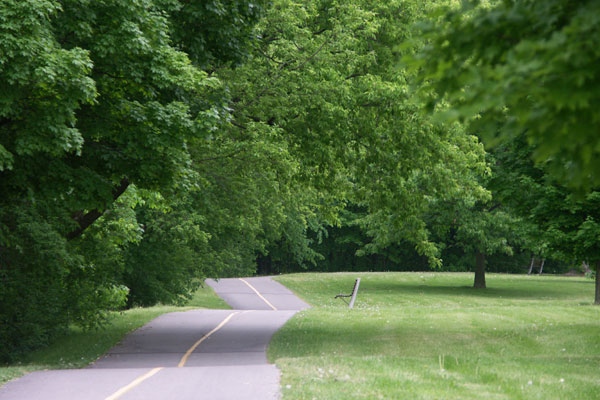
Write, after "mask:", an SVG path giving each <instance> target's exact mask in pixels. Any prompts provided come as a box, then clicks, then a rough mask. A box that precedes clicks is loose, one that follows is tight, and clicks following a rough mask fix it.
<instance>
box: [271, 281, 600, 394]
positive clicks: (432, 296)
mask: <svg viewBox="0 0 600 400" xmlns="http://www.w3.org/2000/svg"><path fill="white" fill-rule="evenodd" d="M357 277H360V278H361V284H360V289H359V292H358V298H357V302H356V304H355V308H354V309H353V310H349V309H348V306H347V305H346V304H345V303H344V302H343V301H342V300H340V299H333V297H334V296H335V295H336V294H338V293H348V292H350V291H351V289H352V286H353V283H354V279H355V278H357ZM276 280H278V281H279V282H281V283H283V284H284V285H286V286H287V287H288V288H290V289H291V290H293V291H294V292H295V293H296V294H297V295H299V296H300V297H302V298H303V299H304V300H306V301H307V302H309V303H310V304H312V305H313V307H314V308H312V309H309V310H306V311H303V312H300V313H298V314H297V315H296V316H295V317H294V318H293V319H292V320H291V321H290V322H289V323H288V324H286V326H285V327H284V328H283V329H282V330H280V331H279V332H277V333H276V334H275V336H274V339H273V341H272V342H271V345H270V347H269V352H268V356H269V359H270V360H271V361H274V362H276V364H277V365H278V366H279V368H281V370H282V387H283V393H284V399H313V398H316V399H348V398H350V399H366V398H368V399H378V398H382V399H404V398H407V399H473V398H475V399H476V398H481V399H484V398H485V399H592V398H598V397H599V393H600V307H598V306H593V305H592V302H593V296H594V284H593V281H591V280H586V279H583V278H566V277H550V276H542V277H537V276H520V275H495V274H489V275H488V279H487V280H488V282H487V283H488V289H485V290H477V289H472V288H471V287H470V286H471V285H472V280H473V276H472V274H447V273H340V274H295V275H286V276H280V277H277V278H276Z"/></svg>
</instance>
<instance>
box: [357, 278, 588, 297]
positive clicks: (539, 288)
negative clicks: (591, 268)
mask: <svg viewBox="0 0 600 400" xmlns="http://www.w3.org/2000/svg"><path fill="white" fill-rule="evenodd" d="M553 283H554V282H553ZM560 283H561V284H562V287H560V288H559V287H556V288H549V287H547V286H545V284H546V282H540V284H539V285H536V282H528V285H527V287H524V286H523V287H498V286H495V284H494V282H493V281H492V282H490V281H488V287H487V288H486V289H475V288H473V287H472V286H464V285H461V286H452V285H439V284H437V285H436V284H432V285H427V284H418V283H410V282H382V281H366V282H364V283H363V284H362V285H361V291H362V292H390V291H393V292H396V293H399V292H401V293H406V294H410V295H433V296H470V297H477V298H502V299H514V300H525V299H530V300H531V299H542V298H543V299H549V298H550V299H568V298H573V296H574V293H575V292H578V291H581V289H582V287H581V284H589V285H593V283H594V282H592V281H590V282H582V281H572V282H560ZM571 285H572V286H573V289H572V290H564V287H565V286H571ZM552 286H554V285H552ZM575 286H576V287H575Z"/></svg>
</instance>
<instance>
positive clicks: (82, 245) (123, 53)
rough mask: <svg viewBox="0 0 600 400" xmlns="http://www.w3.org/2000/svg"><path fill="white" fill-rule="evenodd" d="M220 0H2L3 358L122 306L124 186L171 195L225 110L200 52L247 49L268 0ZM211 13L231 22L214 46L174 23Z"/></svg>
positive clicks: (215, 57) (213, 57)
mask: <svg viewBox="0 0 600 400" xmlns="http://www.w3.org/2000/svg"><path fill="white" fill-rule="evenodd" d="M220 4H221V3H220V2H213V3H212V5H213V6H214V7H213V9H211V10H208V9H207V10H208V11H207V12H206V13H200V14H198V13H195V12H194V10H193V8H194V7H196V5H194V6H190V7H188V6H187V5H186V4H185V2H181V3H179V2H176V1H159V0H156V1H153V0H141V1H138V0H109V1H101V2H99V1H89V0H67V1H55V0H31V1H16V0H15V1H13V0H9V1H3V2H2V3H1V4H0V193H2V197H1V198H0V251H1V257H0V276H1V281H0V296H1V298H2V304H3V307H2V311H1V312H0V315H1V318H2V321H1V322H2V323H1V328H0V329H1V336H0V342H2V343H3V348H2V354H1V357H2V358H8V357H10V356H11V355H12V354H15V353H18V352H20V351H24V350H27V349H29V348H32V347H34V346H35V345H40V344H43V343H45V342H47V340H48V338H49V337H51V336H53V335H54V334H55V333H56V332H57V331H60V330H61V329H63V328H64V327H65V326H67V325H68V324H69V323H71V322H76V323H78V324H80V325H81V326H84V327H87V328H91V327H97V326H99V325H100V324H101V323H102V321H103V320H104V317H105V316H106V310H108V309H112V308H118V307H121V306H122V305H123V304H124V301H125V297H126V295H127V292H128V288H126V287H125V286H123V285H122V283H123V282H122V280H121V278H122V275H123V271H124V268H125V261H126V260H127V253H126V249H127V248H128V247H130V246H132V243H137V242H139V241H140V240H141V239H142V229H141V227H140V226H139V223H138V221H137V218H136V215H135V211H134V210H133V208H132V206H133V205H135V204H136V202H138V200H139V198H136V196H137V197H139V196H138V195H136V194H135V193H131V192H132V191H133V189H131V190H130V191H129V192H130V193H129V194H127V192H126V189H127V187H128V186H130V185H135V187H136V188H135V190H155V191H158V190H160V191H163V192H165V193H169V192H170V191H171V192H172V191H173V190H174V189H175V188H177V186H178V185H181V184H183V183H182V182H184V181H185V179H186V176H189V175H190V174H192V173H193V172H192V170H191V168H190V167H191V161H190V154H189V144H188V143H189V142H190V141H191V140H192V139H193V138H196V139H205V138H206V137H207V136H208V135H209V134H210V133H211V132H214V130H215V125H216V124H217V122H218V120H219V119H220V118H221V116H222V115H223V114H225V113H226V110H224V108H223V96H222V93H220V92H218V91H217V90H216V89H217V88H218V87H219V82H218V81H216V80H215V79H214V78H210V77H208V74H207V73H206V72H204V71H201V70H200V69H199V68H198V67H197V66H196V65H194V64H193V62H200V58H202V57H204V58H202V60H201V62H202V63H203V66H208V64H209V63H214V64H215V65H220V64H221V63H226V62H229V61H235V60H237V61H239V60H240V58H241V56H242V54H243V51H242V50H241V47H242V46H244V44H245V43H247V41H248V37H247V33H248V32H249V30H250V29H251V22H252V21H254V20H255V19H256V18H257V17H258V15H259V8H260V7H258V6H259V5H261V4H262V3H260V2H257V3H250V2H247V3H246V2H243V1H239V2H237V3H236V4H235V5H233V4H232V5H227V6H222V5H220ZM255 5H256V6H257V7H256V8H253V7H254V6H255ZM197 6H198V7H200V5H199V4H198V5H197ZM171 11H172V13H170V12H171ZM188 11H190V12H188ZM182 13H183V14H185V17H182V15H183V14H182ZM211 13H212V14H213V15H219V19H218V20H217V19H213V21H212V22H214V23H216V24H219V26H220V27H221V28H223V29H222V30H221V31H219V32H218V34H217V33H215V32H213V30H214V28H215V26H214V25H213V27H212V28H209V29H207V30H206V35H207V36H206V37H205V38H197V39H198V40H200V41H203V43H205V44H206V46H208V47H210V54H209V53H208V51H205V49H204V50H203V49H200V48H196V49H195V50H194V51H198V52H204V53H205V54H204V56H201V55H200V54H198V53H196V54H190V55H188V54H186V53H185V52H184V51H182V48H183V49H185V48H187V47H190V48H191V47H194V46H193V45H189V43H184V42H180V43H176V42H174V39H176V40H179V39H180V40H182V41H185V40H187V39H185V38H183V37H181V38H180V37H179V36H181V35H180V33H181V32H179V33H176V32H175V31H176V29H175V28H174V27H175V26H178V29H179V25H178V24H177V21H181V18H185V20H186V23H187V24H188V26H189V25H190V24H191V25H195V26H205V27H208V25H209V24H206V23H205V22H207V21H205V20H204V18H208V17H209V15H211ZM194 18H196V19H194ZM227 24H231V26H230V27H228V26H227ZM186 32H188V31H186ZM211 32H212V33H211ZM178 35H179V36H178ZM236 35H239V37H237V38H236V37H235V36H236ZM188 39H189V38H188ZM188 45H189V46H188ZM208 47H207V48H208ZM189 51H191V50H189ZM132 187H133V186H132ZM123 193H126V194H125V195H123ZM131 196H133V197H131ZM119 197H121V200H119V202H117V203H115V201H116V200H117V199H118V198H119ZM66 238H68V239H69V240H68V241H67V240H66ZM171 249H175V250H180V248H179V247H175V248H173V247H171ZM188 258H189V257H188ZM175 261H177V260H175ZM179 279H181V278H179Z"/></svg>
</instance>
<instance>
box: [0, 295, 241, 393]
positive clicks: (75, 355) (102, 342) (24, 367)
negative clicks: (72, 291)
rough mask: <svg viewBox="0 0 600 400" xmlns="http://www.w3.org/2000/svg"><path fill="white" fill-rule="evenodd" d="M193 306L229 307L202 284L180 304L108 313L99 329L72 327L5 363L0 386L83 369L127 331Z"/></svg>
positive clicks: (0, 370)
mask: <svg viewBox="0 0 600 400" xmlns="http://www.w3.org/2000/svg"><path fill="white" fill-rule="evenodd" d="M194 308H210V309H224V308H225V309H226V308H230V307H229V306H228V305H227V304H226V303H225V302H224V301H223V300H222V299H221V298H219V297H218V296H217V295H216V294H215V293H214V291H213V290H212V289H211V288H210V287H208V286H206V285H205V287H204V288H200V289H199V290H198V291H196V292H195V293H194V296H193V298H192V299H191V300H190V301H189V302H188V303H187V305H186V306H184V307H176V306H155V307H148V308H134V309H131V310H127V311H124V312H115V313H113V314H112V315H111V318H110V324H109V325H108V326H107V327H106V328H105V329H101V330H96V331H84V330H82V329H80V328H78V327H76V326H73V327H71V328H70V329H69V331H68V332H67V333H66V334H65V335H64V336H62V337H60V338H58V339H57V340H56V341H55V342H53V343H52V344H51V345H50V346H47V347H45V348H43V349H40V350H37V351H34V352H32V353H31V354H28V355H27V356H25V357H23V358H22V359H21V360H19V361H17V362H14V363H12V364H9V365H3V366H0V386H1V385H2V384H4V383H6V382H8V381H9V380H11V379H15V378H18V377H19V376H21V375H23V374H25V373H27V372H32V371H38V370H44V369H66V368H83V367H85V366H86V365H88V364H90V363H91V362H93V361H95V360H96V359H97V358H98V357H100V356H101V355H102V354H104V353H106V352H107V351H108V350H109V349H110V348H111V347H113V346H114V345H115V344H117V343H118V342H119V341H120V340H121V339H122V338H123V337H124V336H125V335H126V334H127V333H129V332H131V331H133V330H135V329H137V328H139V327H140V326H143V325H145V324H146V323H148V322H149V321H151V320H152V319H154V318H156V317H158V316H159V315H161V314H165V313H168V312H174V311H186V310H192V309H194Z"/></svg>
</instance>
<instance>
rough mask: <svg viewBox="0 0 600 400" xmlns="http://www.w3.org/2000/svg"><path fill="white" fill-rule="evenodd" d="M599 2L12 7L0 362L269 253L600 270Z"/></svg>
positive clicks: (161, 0)
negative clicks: (541, 262)
mask: <svg viewBox="0 0 600 400" xmlns="http://www.w3.org/2000/svg"><path fill="white" fill-rule="evenodd" d="M598 7H599V6H598V3H597V2H595V1H583V2H582V1H579V2H573V1H569V0H551V1H547V2H544V3H543V4H541V3H540V4H538V3H536V2H530V1H524V0H521V1H517V0H513V1H497V2H490V3H489V4H487V3H486V4H483V5H481V4H479V3H478V2H475V1H473V2H471V1H469V2H463V3H462V4H461V5H456V4H454V3H453V2H450V1H445V0H439V1H436V2H423V1H418V0H393V1H388V2H378V1H375V0H353V1H344V2H342V1H335V0H319V1H313V2H294V1H290V0H273V1H266V0H235V1H221V0H210V1H184V0H104V1H90V0H61V1H58V0H28V1H21V0H7V1H5V2H3V3H2V5H0V27H1V29H0V77H1V79H0V87H1V90H0V102H1V103H0V104H1V105H0V129H1V131H2V134H1V135H0V193H2V195H1V197H0V304H2V308H1V310H0V341H1V342H2V343H3V347H2V350H0V358H1V359H3V360H8V359H10V358H11V357H14V356H15V355H18V354H19V353H22V352H24V351H27V350H29V349H31V348H34V347H36V346H39V345H41V344H44V343H47V342H48V341H49V340H51V339H52V337H54V336H55V335H57V334H60V332H61V331H63V330H64V329H66V328H67V327H68V326H69V325H70V324H72V323H76V324H79V325H81V326H84V327H87V328H93V327H98V326H101V325H102V324H103V323H104V322H105V321H106V317H107V315H108V314H107V313H108V311H109V310H115V309H121V308H123V307H126V306H137V305H151V304H155V303H157V302H163V303H181V302H184V301H185V300H186V298H188V297H189V295H190V293H192V292H193V290H194V289H195V288H197V287H198V285H200V284H201V282H202V279H204V278H207V277H215V278H218V277H224V276H234V275H239V274H252V273H254V272H255V271H256V269H257V266H258V269H259V272H260V271H266V272H273V271H282V270H285V269H286V268H287V270H290V268H295V269H298V268H321V269H328V270H340V269H345V268H348V265H349V263H350V264H352V265H353V266H356V267H352V268H365V269H373V267H372V266H373V265H381V268H382V269H391V268H392V267H394V268H396V267H398V268H399V267H400V266H404V267H406V266H409V264H410V265H414V266H419V267H421V266H422V267H423V268H428V267H434V268H442V267H444V266H449V265H455V266H460V265H465V262H466V263H469V264H472V265H473V268H474V270H475V271H476V275H475V283H474V285H475V286H476V287H485V275H484V274H485V268H486V259H489V258H490V256H492V255H494V254H504V255H505V256H500V257H496V258H495V259H494V260H501V259H502V257H505V258H504V259H505V260H510V259H511V258H509V257H510V256H512V257H513V258H512V260H514V259H515V258H514V257H515V256H514V254H516V255H517V256H518V257H517V258H518V260H529V258H530V256H531V255H532V254H533V255H534V256H535V257H537V258H538V259H548V260H555V261H560V262H562V263H570V264H573V265H575V264H580V263H582V262H585V263H587V264H589V265H591V266H593V267H594V268H596V269H597V266H598V263H599V262H600V251H599V248H598V239H599V238H600V225H598V223H597V221H598V220H599V218H600V216H599V215H598V212H599V211H598V210H599V209H600V208H599V207H598V201H599V199H600V197H599V195H598V192H597V191H596V190H595V189H596V188H597V185H598V183H599V181H600V176H599V174H598V172H597V171H598V168H597V167H598V165H597V163H598V161H597V160H598V159H599V158H598V157H597V155H598V154H597V153H598V152H599V151H600V144H599V139H598V138H597V135H595V132H596V131H597V128H598V126H599V124H600V123H599V117H598V112H597V108H598V107H596V106H597V105H598V103H599V102H598V100H599V99H598V96H600V95H599V94H598V93H600V92H598V90H596V89H595V88H596V86H597V84H598V82H600V77H599V76H598V71H597V68H596V67H595V65H596V61H597V60H598V58H599V55H600V54H599V51H600V50H599V49H600V46H597V44H598V38H600V36H599V35H598V34H597V33H598V32H597V29H598V26H599V25H598V24H597V22H598V21H596V19H597V18H598V17H597V15H600V13H597V12H594V11H598V10H597V9H598ZM484 144H485V146H486V147H485V148H484ZM465 257H468V258H469V260H470V261H465ZM357 260H359V261H357ZM360 260H367V262H364V261H360ZM453 260H454V261H453ZM510 262H511V261H507V263H508V264H510ZM361 263H362V264H363V266H360V267H359V265H361ZM386 263H387V267H386ZM512 263H513V264H512V266H511V267H510V268H508V270H510V271H513V272H514V271H515V267H514V265H515V261H512ZM518 263H520V264H522V263H523V261H518ZM508 264H506V265H508ZM489 265H490V266H492V265H494V261H491V260H490V263H489ZM552 265H554V264H552V261H549V263H548V266H547V267H546V268H556V267H553V266H552ZM290 266H292V267H290ZM324 266H326V267H324ZM493 268H494V269H495V270H503V269H502V268H505V269H506V268H507V267H493ZM597 282H598V281H597ZM596 287H597V288H598V287H600V286H599V285H598V283H597V286H596ZM596 293H597V294H596V302H598V301H599V300H600V299H599V298H600V294H598V290H597V292H596Z"/></svg>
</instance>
